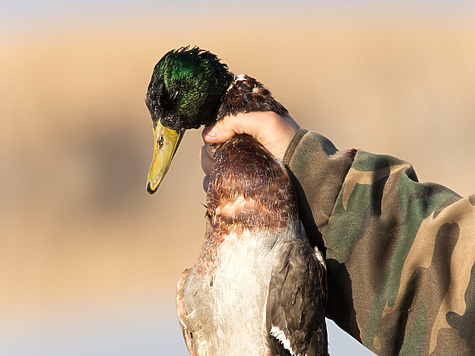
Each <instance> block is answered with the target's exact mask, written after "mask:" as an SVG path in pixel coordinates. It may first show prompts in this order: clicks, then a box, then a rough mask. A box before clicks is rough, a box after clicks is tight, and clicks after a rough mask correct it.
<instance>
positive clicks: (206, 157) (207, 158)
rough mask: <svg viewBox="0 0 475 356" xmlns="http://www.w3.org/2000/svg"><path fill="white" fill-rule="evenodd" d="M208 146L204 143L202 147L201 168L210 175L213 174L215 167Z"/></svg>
mask: <svg viewBox="0 0 475 356" xmlns="http://www.w3.org/2000/svg"><path fill="white" fill-rule="evenodd" d="M206 146H207V145H204V146H203V147H201V150H200V161H201V169H202V170H203V172H204V173H205V174H206V175H207V176H209V175H210V174H211V169H212V168H213V163H214V161H213V158H212V156H211V155H210V154H209V153H208V150H207V148H206ZM208 146H209V145H208Z"/></svg>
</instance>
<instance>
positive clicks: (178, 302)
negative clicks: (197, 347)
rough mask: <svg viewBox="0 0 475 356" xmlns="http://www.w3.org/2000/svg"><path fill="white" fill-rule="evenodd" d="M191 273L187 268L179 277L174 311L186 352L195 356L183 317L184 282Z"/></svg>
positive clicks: (184, 313) (184, 314)
mask: <svg viewBox="0 0 475 356" xmlns="http://www.w3.org/2000/svg"><path fill="white" fill-rule="evenodd" d="M190 272H191V268H188V269H186V270H184V271H183V273H182V274H181V276H180V279H179V280H178V284H177V286H176V309H177V313H178V321H179V322H180V326H181V331H182V332H183V337H184V338H185V343H186V347H187V348H188V352H189V353H190V355H191V356H195V355H196V353H195V352H194V351H193V348H192V346H191V335H190V332H191V331H190V330H187V327H186V324H185V317H186V311H185V298H184V297H185V283H186V280H187V279H188V276H189V274H190Z"/></svg>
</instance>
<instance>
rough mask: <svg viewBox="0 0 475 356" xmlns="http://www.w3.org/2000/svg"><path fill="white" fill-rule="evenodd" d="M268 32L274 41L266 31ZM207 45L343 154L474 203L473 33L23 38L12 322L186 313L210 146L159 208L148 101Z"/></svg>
mask: <svg viewBox="0 0 475 356" xmlns="http://www.w3.org/2000/svg"><path fill="white" fill-rule="evenodd" d="M259 26H261V27H259ZM186 44H196V45H200V46H202V47H204V48H206V49H209V50H211V51H213V52H215V53H217V54H218V55H219V56H220V57H221V58H222V59H223V60H224V61H225V62H226V63H228V65H229V66H230V68H231V70H233V71H234V72H236V73H242V72H246V73H247V74H249V75H252V76H254V77H257V78H258V79H260V80H261V81H262V82H263V83H264V84H266V85H267V86H268V87H269V88H270V89H271V90H272V91H273V93H274V94H275V95H276V97H277V98H278V99H279V100H280V101H281V102H282V103H283V104H284V105H285V106H287V108H289V110H290V112H291V114H292V115H293V116H294V118H296V119H297V120H298V121H299V122H300V124H301V125H302V126H304V127H307V128H310V129H313V130H316V131H319V132H320V133H322V134H324V135H326V136H328V137H329V138H330V139H332V140H333V141H334V143H335V144H336V145H337V147H340V148H350V147H358V148H363V149H365V150H367V151H372V152H375V153H388V154H392V155H395V156H398V157H400V158H403V159H406V160H408V161H410V162H411V163H413V164H414V166H415V168H416V171H417V173H418V175H419V178H420V180H422V181H435V182H439V183H442V184H444V185H448V186H449V187H451V188H452V189H454V190H455V191H457V192H459V193H460V194H462V195H467V194H470V193H472V192H474V191H475V183H474V180H473V177H474V176H475V139H474V136H475V135H474V132H475V97H474V95H475V26H467V25H460V24H457V23H456V21H454V22H452V23H443V24H441V23H438V22H436V21H434V22H431V21H424V22H418V21H417V20H411V21H407V22H397V21H396V22H391V23H389V24H387V23H386V24H383V22H381V21H374V22H371V21H359V22H358V21H353V22H352V21H346V20H341V21H333V22H324V23H320V24H319V23H313V22H312V21H303V22H302V21H290V22H283V24H282V26H281V27H277V28H272V29H271V28H267V27H266V24H265V23H264V24H260V25H256V26H255V27H247V28H243V27H241V26H239V24H238V23H237V24H232V25H229V26H227V27H226V30H225V31H223V30H219V31H218V30H216V29H214V28H201V29H199V30H196V29H191V28H185V29H181V31H176V29H172V28H170V29H168V30H155V31H150V28H141V27H140V25H137V27H135V28H134V29H133V30H131V29H124V31H119V32H107V31H105V32H99V33H98V32H95V31H90V32H82V31H74V30H71V31H69V32H66V33H63V34H58V35H55V34H51V33H49V34H48V35H42V34H34V35H32V36H31V37H29V36H22V37H20V38H17V39H15V40H14V41H5V43H4V46H3V47H2V51H1V52H0V118H1V123H2V129H1V131H0V142H1V143H0V167H1V175H0V201H1V203H0V244H1V247H0V288H1V293H0V309H1V314H2V316H3V317H6V316H7V317H8V316H11V317H15V318H16V317H17V316H18V314H19V313H20V314H21V313H24V314H28V313H29V312H31V311H34V310H36V309H37V308H54V307H57V306H58V305H62V304H68V303H74V301H76V300H88V301H90V302H91V303H94V302H96V301H101V300H113V299H114V298H115V297H117V296H121V297H120V298H128V296H130V298H135V297H136V296H137V295H141V294H147V293H151V294H152V295H156V296H159V297H160V296H162V295H165V297H164V298H166V299H172V298H173V288H174V285H175V281H176V280H177V278H178V276H179V274H180V273H181V271H182V270H183V269H184V268H186V267H189V266H191V265H192V264H193V262H194V260H195V258H196V256H197V253H198V251H199V248H200V246H201V242H202V236H203V231H204V220H203V215H204V209H203V207H202V205H201V203H204V193H203V192H202V190H201V179H202V173H201V170H200V165H199V162H198V149H199V147H200V135H199V132H198V131H195V132H189V133H187V135H186V136H185V139H184V141H183V143H182V146H181V147H180V149H179V152H178V154H177V156H176V158H175V161H174V163H173V165H172V168H171V170H170V173H169V175H168V176H167V177H166V179H165V182H164V183H163V185H162V186H161V188H160V190H159V192H158V193H157V194H156V195H155V196H153V197H150V196H148V194H147V193H146V190H145V178H146V173H147V170H148V166H149V161H150V159H151V154H152V132H151V125H150V123H151V121H150V119H149V116H148V112H147V110H146V108H145V105H144V101H143V99H144V94H145V90H146V87H147V84H148V81H149V78H150V74H151V71H152V68H153V66H154V64H155V63H156V61H157V60H158V59H159V58H160V57H161V56H162V55H163V54H164V52H165V51H168V50H169V49H171V48H175V47H178V46H181V45H186Z"/></svg>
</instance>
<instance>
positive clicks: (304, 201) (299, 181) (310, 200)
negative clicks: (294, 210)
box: [283, 129, 356, 245]
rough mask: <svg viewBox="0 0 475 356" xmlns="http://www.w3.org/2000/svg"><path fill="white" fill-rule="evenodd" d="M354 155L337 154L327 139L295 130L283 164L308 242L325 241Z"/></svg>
mask: <svg viewBox="0 0 475 356" xmlns="http://www.w3.org/2000/svg"><path fill="white" fill-rule="evenodd" d="M355 153H356V151H355V150H351V151H338V150H337V148H336V147H335V146H334V145H333V143H332V142H331V141H330V140H328V139H327V138H326V137H324V136H322V135H320V134H318V133H316V132H313V131H309V130H306V129H300V130H299V131H297V133H296V134H295V136H294V138H293V139H292V141H291V143H290V145H289V147H288V148H287V151H286V153H285V155H284V159H283V162H284V165H285V166H286V167H287V169H288V170H289V171H290V176H291V179H292V181H293V183H294V185H295V187H296V190H297V195H298V199H299V209H300V215H301V220H302V222H303V223H304V226H305V228H306V229H307V234H308V233H309V230H310V235H314V237H311V236H309V240H312V239H313V238H316V239H317V240H318V238H319V236H318V235H320V237H321V235H323V239H324V238H325V232H326V229H327V225H328V221H329V219H330V216H331V214H332V212H333V208H334V205H335V201H336V199H337V197H338V194H339V193H340V190H341V187H342V185H343V182H344V180H345V177H346V174H347V173H348V170H349V169H350V167H351V165H352V163H353V157H354V154H355ZM315 228H316V229H317V230H318V231H314V230H315ZM311 243H312V241H311ZM312 245H314V244H313V243H312Z"/></svg>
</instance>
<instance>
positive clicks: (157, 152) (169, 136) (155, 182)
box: [147, 121, 185, 194]
mask: <svg viewBox="0 0 475 356" xmlns="http://www.w3.org/2000/svg"><path fill="white" fill-rule="evenodd" d="M184 133H185V131H184V130H183V131H181V132H176V131H175V130H172V129H169V128H167V127H165V126H163V125H162V124H161V123H160V121H158V122H157V125H156V126H155V127H154V128H153V138H154V144H153V160H152V165H151V166H150V172H149V173H148V179H147V191H148V192H149V193H150V194H153V193H155V191H156V190H157V188H158V186H159V185H160V183H161V182H162V180H163V177H165V175H166V174H167V172H168V168H169V167H170V164H171V162H172V159H173V156H174V155H175V152H176V149H177V148H178V145H179V144H180V141H181V138H182V137H183V134H184Z"/></svg>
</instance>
